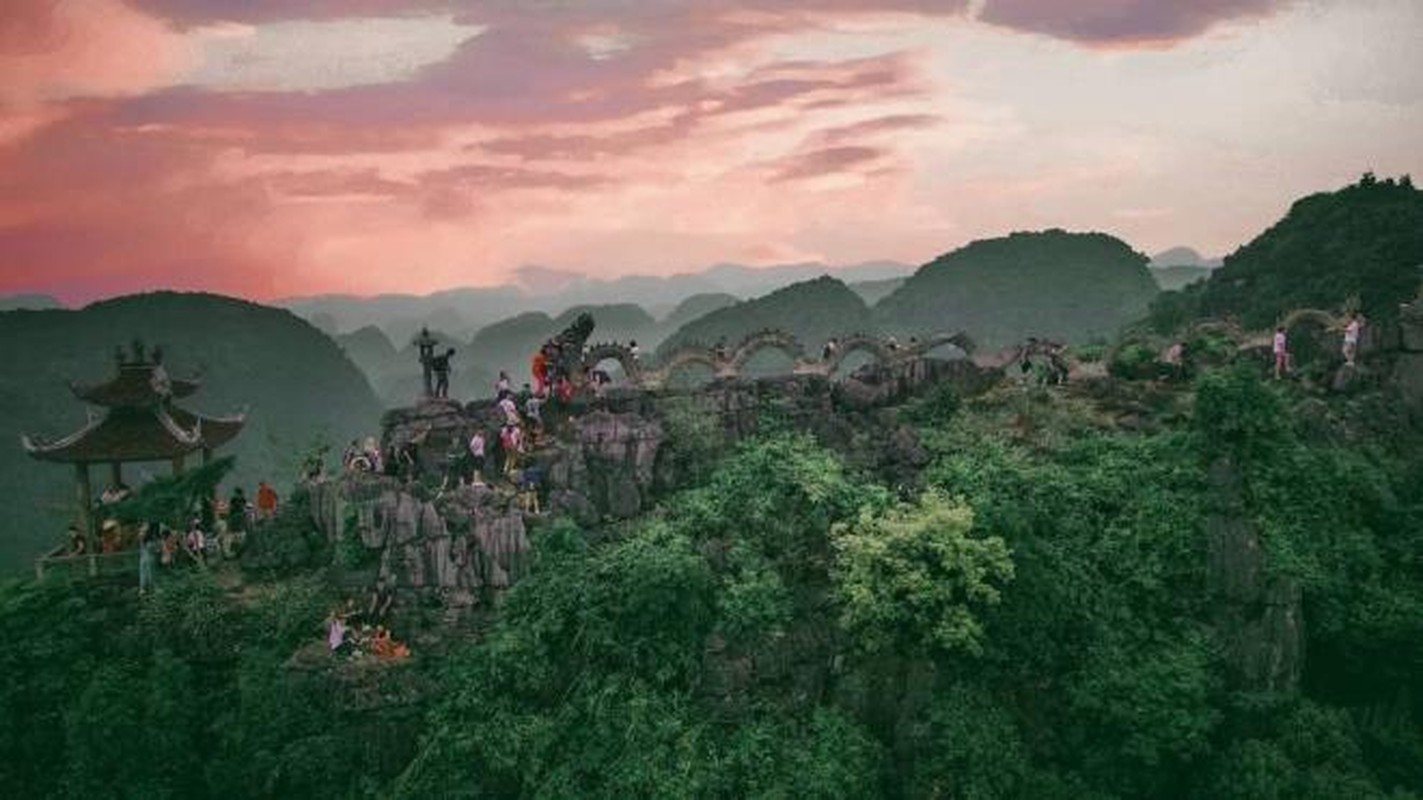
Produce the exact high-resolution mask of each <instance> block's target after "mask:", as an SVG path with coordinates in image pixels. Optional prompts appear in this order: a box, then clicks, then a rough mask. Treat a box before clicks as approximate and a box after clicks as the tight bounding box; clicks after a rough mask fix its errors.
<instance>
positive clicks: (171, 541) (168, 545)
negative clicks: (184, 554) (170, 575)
mask: <svg viewBox="0 0 1423 800" xmlns="http://www.w3.org/2000/svg"><path fill="white" fill-rule="evenodd" d="M177 554H178V534H177V532H176V531H174V530H173V529H172V528H170V527H168V526H167V525H163V526H161V527H160V528H159V542H158V563H159V565H160V566H162V567H163V568H164V569H171V568H172V566H173V557H174V556H176V555H177Z"/></svg>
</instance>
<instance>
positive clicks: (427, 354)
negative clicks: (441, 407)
mask: <svg viewBox="0 0 1423 800" xmlns="http://www.w3.org/2000/svg"><path fill="white" fill-rule="evenodd" d="M437 343H438V341H437V340H436V339H435V337H433V336H431V335H430V329H429V328H421V329H420V335H419V336H418V337H416V339H415V346H416V347H417V348H419V350H420V368H421V372H422V376H423V377H424V379H425V396H426V397H431V396H433V395H434V393H435V390H434V385H433V382H432V380H431V378H432V377H433V374H432V373H433V362H434V358H435V345H436V344H437Z"/></svg>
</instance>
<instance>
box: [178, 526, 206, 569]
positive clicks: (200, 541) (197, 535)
mask: <svg viewBox="0 0 1423 800" xmlns="http://www.w3.org/2000/svg"><path fill="white" fill-rule="evenodd" d="M207 546H208V541H207V535H206V534H204V533H203V529H202V526H200V525H199V524H198V518H197V517H193V518H192V520H190V521H189V522H188V533H187V535H186V536H185V537H184V538H183V547H184V548H185V549H186V550H187V551H188V555H190V556H192V557H193V560H194V561H196V562H198V563H199V564H206V563H207V555H206V551H207Z"/></svg>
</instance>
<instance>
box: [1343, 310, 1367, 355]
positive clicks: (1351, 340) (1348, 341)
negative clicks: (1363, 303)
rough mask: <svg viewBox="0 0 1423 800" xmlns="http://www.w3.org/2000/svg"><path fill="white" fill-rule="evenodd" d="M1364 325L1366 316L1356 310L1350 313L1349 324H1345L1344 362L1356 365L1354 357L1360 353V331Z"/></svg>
mask: <svg viewBox="0 0 1423 800" xmlns="http://www.w3.org/2000/svg"><path fill="white" fill-rule="evenodd" d="M1363 327H1364V317H1363V315H1362V314H1360V313H1359V312H1357V311H1355V312H1353V313H1352V314H1350V315H1349V324H1347V325H1345V326H1344V363H1345V365H1347V366H1350V367H1352V366H1354V358H1355V357H1356V356H1357V355H1358V354H1359V333H1360V332H1361V331H1362V330H1363Z"/></svg>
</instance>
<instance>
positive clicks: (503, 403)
mask: <svg viewBox="0 0 1423 800" xmlns="http://www.w3.org/2000/svg"><path fill="white" fill-rule="evenodd" d="M498 406H499V410H500V411H503V412H504V424H505V425H518V424H519V423H520V422H523V419H522V418H520V417H519V406H518V404H517V403H515V402H514V398H513V396H512V395H510V394H509V393H508V392H505V393H504V394H503V395H501V396H500V398H499V403H498Z"/></svg>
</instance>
